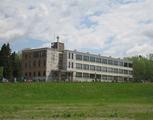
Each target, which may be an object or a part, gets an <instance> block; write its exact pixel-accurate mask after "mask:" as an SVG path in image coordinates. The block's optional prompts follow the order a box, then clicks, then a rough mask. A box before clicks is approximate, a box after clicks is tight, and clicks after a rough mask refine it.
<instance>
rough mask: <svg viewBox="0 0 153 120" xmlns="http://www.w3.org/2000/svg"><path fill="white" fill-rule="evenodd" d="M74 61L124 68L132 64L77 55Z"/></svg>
mask: <svg viewBox="0 0 153 120" xmlns="http://www.w3.org/2000/svg"><path fill="white" fill-rule="evenodd" d="M76 60H81V61H82V60H83V61H89V62H96V63H102V64H109V65H117V66H124V67H132V63H127V62H121V61H117V60H108V59H106V58H96V57H93V56H83V55H79V54H76Z"/></svg>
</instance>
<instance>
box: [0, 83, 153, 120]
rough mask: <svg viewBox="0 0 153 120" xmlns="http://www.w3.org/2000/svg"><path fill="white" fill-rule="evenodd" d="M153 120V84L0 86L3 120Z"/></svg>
mask: <svg viewBox="0 0 153 120" xmlns="http://www.w3.org/2000/svg"><path fill="white" fill-rule="evenodd" d="M12 119H13V120H16V119H18V120H32V119H35V120H46V119H47V120H48V119H49V120H54V119H56V120H63V119H68V120H153V84H136V83H124V84H123V83H114V84H113V83H32V84H29V83H26V84H0V120H12Z"/></svg>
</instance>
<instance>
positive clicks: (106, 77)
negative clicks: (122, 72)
mask: <svg viewBox="0 0 153 120" xmlns="http://www.w3.org/2000/svg"><path fill="white" fill-rule="evenodd" d="M76 77H78V78H84V79H97V80H110V81H126V80H128V79H132V78H127V77H122V76H110V75H100V74H89V73H81V72H76Z"/></svg>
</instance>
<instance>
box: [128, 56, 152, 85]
mask: <svg viewBox="0 0 153 120" xmlns="http://www.w3.org/2000/svg"><path fill="white" fill-rule="evenodd" d="M128 59H130V60H131V61H133V76H134V81H135V82H142V81H144V82H153V61H152V60H149V59H147V58H145V57H142V56H135V57H131V58H128Z"/></svg>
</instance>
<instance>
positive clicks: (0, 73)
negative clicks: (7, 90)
mask: <svg viewBox="0 0 153 120" xmlns="http://www.w3.org/2000/svg"><path fill="white" fill-rule="evenodd" d="M2 78H3V67H0V82H1V80H2Z"/></svg>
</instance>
